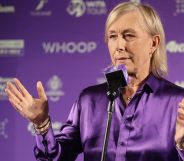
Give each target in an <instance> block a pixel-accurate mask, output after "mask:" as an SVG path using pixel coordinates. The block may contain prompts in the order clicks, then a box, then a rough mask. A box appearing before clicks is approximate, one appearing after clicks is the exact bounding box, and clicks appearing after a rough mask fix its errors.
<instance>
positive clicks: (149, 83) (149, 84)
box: [140, 73, 161, 92]
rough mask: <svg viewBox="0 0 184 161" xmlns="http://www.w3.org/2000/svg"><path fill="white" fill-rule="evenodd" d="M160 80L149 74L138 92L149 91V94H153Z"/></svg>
mask: <svg viewBox="0 0 184 161" xmlns="http://www.w3.org/2000/svg"><path fill="white" fill-rule="evenodd" d="M160 79H161V78H157V77H155V76H154V75H153V74H152V73H150V74H149V75H148V77H147V79H146V81H145V83H144V84H143V85H142V87H141V88H140V90H141V91H142V90H149V91H150V92H155V91H156V90H157V89H158V88H159V86H160Z"/></svg>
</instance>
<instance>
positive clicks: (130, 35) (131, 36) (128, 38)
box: [123, 33, 135, 40]
mask: <svg viewBox="0 0 184 161" xmlns="http://www.w3.org/2000/svg"><path fill="white" fill-rule="evenodd" d="M134 37H135V35H134V34H129V33H128V34H124V35H123V38H124V39H125V40H131V39H133V38H134Z"/></svg>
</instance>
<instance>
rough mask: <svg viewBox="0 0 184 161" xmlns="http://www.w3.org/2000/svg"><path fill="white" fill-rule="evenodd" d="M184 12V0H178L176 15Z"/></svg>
mask: <svg viewBox="0 0 184 161" xmlns="http://www.w3.org/2000/svg"><path fill="white" fill-rule="evenodd" d="M181 13H184V1H183V0H176V10H175V12H174V16H176V15H178V14H181Z"/></svg>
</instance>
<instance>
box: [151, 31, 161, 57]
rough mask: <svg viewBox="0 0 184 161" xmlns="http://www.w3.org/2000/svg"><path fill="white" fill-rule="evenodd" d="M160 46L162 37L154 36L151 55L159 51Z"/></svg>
mask: <svg viewBox="0 0 184 161" xmlns="http://www.w3.org/2000/svg"><path fill="white" fill-rule="evenodd" d="M159 45H160V35H154V36H153V37H152V46H151V53H152V54H153V53H154V51H155V50H156V49H158V47H159Z"/></svg>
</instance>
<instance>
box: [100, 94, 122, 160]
mask: <svg viewBox="0 0 184 161" xmlns="http://www.w3.org/2000/svg"><path fill="white" fill-rule="evenodd" d="M118 95H119V92H115V91H114V92H112V91H108V92H107V96H108V98H109V105H108V109H107V112H108V113H107V124H106V129H105V137H104V142H103V148H102V154H101V161H105V159H106V153H107V147H108V142H109V133H110V128H111V122H112V114H113V112H114V100H115V99H116V97H117V96H118Z"/></svg>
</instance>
